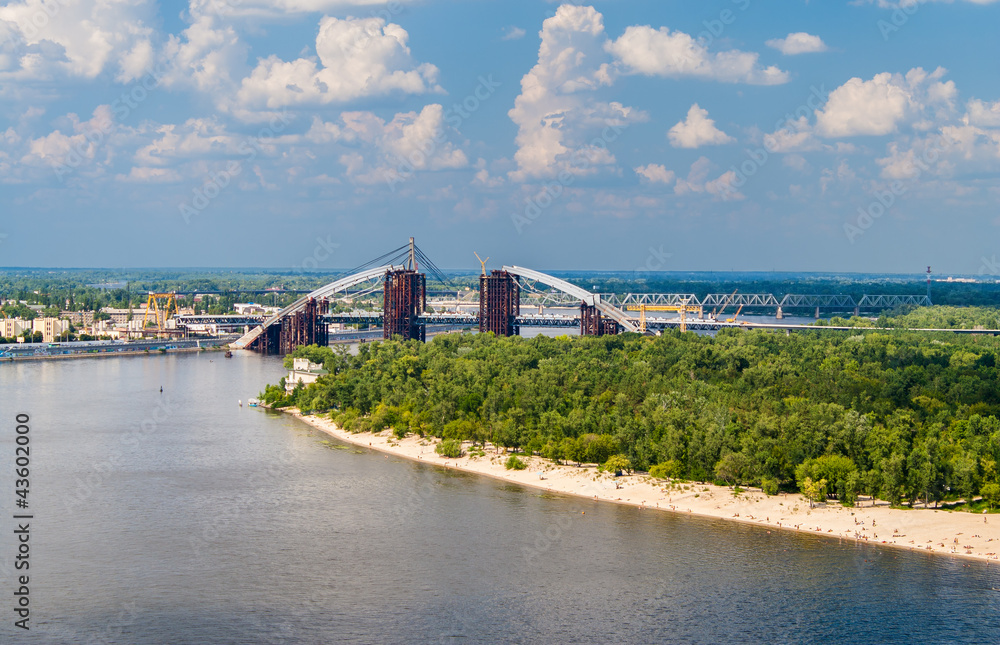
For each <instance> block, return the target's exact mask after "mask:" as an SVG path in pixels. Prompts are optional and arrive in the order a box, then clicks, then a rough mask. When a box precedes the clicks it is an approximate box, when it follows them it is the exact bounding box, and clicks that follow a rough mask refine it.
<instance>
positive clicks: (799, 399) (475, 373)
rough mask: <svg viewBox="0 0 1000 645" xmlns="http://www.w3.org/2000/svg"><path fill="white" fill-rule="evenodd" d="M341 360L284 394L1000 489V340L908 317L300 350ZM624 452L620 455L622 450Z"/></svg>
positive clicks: (571, 437) (742, 472)
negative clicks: (794, 329) (892, 327)
mask: <svg viewBox="0 0 1000 645" xmlns="http://www.w3.org/2000/svg"><path fill="white" fill-rule="evenodd" d="M295 356H304V357H308V358H309V359H310V360H312V361H314V362H320V363H323V365H324V366H325V368H326V369H327V370H329V375H327V376H324V377H321V378H320V380H319V382H318V383H316V384H314V385H311V386H309V387H305V388H303V387H302V386H301V385H300V386H299V387H298V388H297V389H296V390H295V391H294V392H293V393H292V394H291V395H289V396H285V393H284V383H283V382H282V383H281V384H280V385H278V386H274V385H272V386H268V387H267V389H266V391H265V393H264V395H263V396H264V399H265V401H267V402H268V403H270V404H274V405H277V406H284V405H296V406H298V407H299V408H301V409H303V410H312V411H318V412H325V411H331V416H332V418H333V419H334V420H335V421H336V422H337V423H338V424H340V425H341V426H342V427H344V428H345V429H348V430H351V431H365V430H373V431H381V430H383V429H386V428H391V429H393V431H394V432H395V433H396V434H397V435H399V436H403V435H405V434H406V433H410V432H413V433H419V434H421V435H431V436H435V437H442V438H446V439H463V440H472V441H475V442H486V441H489V442H492V443H494V444H496V445H499V446H504V447H506V448H510V449H517V450H524V451H527V452H531V453H537V454H539V455H542V456H544V457H548V458H551V459H555V460H560V461H563V460H565V461H572V462H591V463H599V464H600V463H611V464H613V465H614V469H615V470H618V469H622V468H624V469H632V468H634V469H637V470H641V471H647V470H648V471H649V472H650V473H651V474H652V475H655V476H659V477H671V478H683V479H689V480H698V481H706V480H715V481H724V482H727V483H730V484H753V485H759V486H761V487H762V488H763V489H764V490H765V491H767V492H769V493H775V492H777V491H778V490H779V489H786V490H794V489H796V488H798V489H801V490H803V492H806V493H807V494H808V495H809V496H810V497H811V498H814V499H817V500H820V499H825V498H826V497H827V496H832V497H835V498H838V499H839V500H840V501H841V502H843V503H845V504H853V503H854V501H855V499H856V498H857V496H858V495H859V494H863V495H871V496H875V497H878V498H881V499H887V500H889V501H891V502H892V503H894V504H900V503H904V502H908V503H913V502H914V501H915V500H918V499H919V500H923V501H924V502H929V503H936V502H939V501H941V500H956V499H964V500H973V499H974V498H976V497H977V496H980V495H982V496H983V497H984V498H986V499H987V500H988V502H989V503H990V504H997V503H998V501H1000V485H998V483H997V482H998V473H997V463H998V461H1000V421H998V417H1000V386H998V380H997V379H998V376H1000V374H998V369H1000V340H998V339H996V338H994V337H992V336H974V337H958V336H949V335H944V334H933V335H929V334H921V333H916V332H906V331H879V330H870V331H865V332H863V333H861V332H860V331H859V333H856V334H855V333H851V332H829V331H826V332H820V331H817V332H804V333H795V334H792V335H785V334H780V333H773V332H763V331H745V330H735V331H724V332H720V333H719V334H718V335H717V336H715V337H709V336H699V335H696V334H693V333H687V334H681V333H679V332H672V333H666V334H665V335H663V336H661V337H655V338H651V337H641V336H638V335H632V334H626V335H621V336H606V337H600V338H592V337H591V338H587V337H575V338H569V337H561V338H548V337H542V336H539V337H535V338H532V339H530V340H525V339H521V338H517V337H514V338H494V337H493V336H492V335H489V334H480V335H473V334H449V335H443V336H437V337H435V338H434V339H433V341H431V342H428V343H426V344H423V343H418V342H405V343H404V342H395V341H392V342H384V343H372V344H366V345H362V346H361V348H360V351H359V353H358V354H357V355H356V356H350V355H348V354H347V353H346V352H344V351H342V350H338V351H333V350H331V349H329V348H320V347H315V346H314V347H308V348H302V349H300V350H298V351H297V352H296V353H295ZM609 460H610V461H609Z"/></svg>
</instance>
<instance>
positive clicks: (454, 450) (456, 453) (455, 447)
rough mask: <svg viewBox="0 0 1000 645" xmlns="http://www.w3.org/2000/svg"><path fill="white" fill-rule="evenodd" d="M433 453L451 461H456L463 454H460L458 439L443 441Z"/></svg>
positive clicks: (460, 448) (460, 446)
mask: <svg viewBox="0 0 1000 645" xmlns="http://www.w3.org/2000/svg"><path fill="white" fill-rule="evenodd" d="M434 452H436V453H437V454H439V455H441V456H443V457H450V458H452V459H458V458H459V457H461V456H462V455H463V454H464V453H463V452H462V442H461V441H459V440H458V439H445V440H444V441H442V442H441V443H439V444H438V445H437V447H436V448H434Z"/></svg>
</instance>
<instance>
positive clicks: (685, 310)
mask: <svg viewBox="0 0 1000 645" xmlns="http://www.w3.org/2000/svg"><path fill="white" fill-rule="evenodd" d="M625 310H626V311H638V312H639V332H640V333H646V312H647V311H677V312H680V315H681V331H687V316H686V314H689V313H693V314H698V315H701V311H702V309H701V307H700V306H695V305H689V304H686V303H685V304H681V305H647V304H646V303H642V304H638V305H625Z"/></svg>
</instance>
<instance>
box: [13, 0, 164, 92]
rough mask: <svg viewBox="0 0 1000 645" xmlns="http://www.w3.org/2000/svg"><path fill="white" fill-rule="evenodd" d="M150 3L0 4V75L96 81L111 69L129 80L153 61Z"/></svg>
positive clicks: (29, 0)
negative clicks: (58, 77) (66, 76)
mask: <svg viewBox="0 0 1000 645" xmlns="http://www.w3.org/2000/svg"><path fill="white" fill-rule="evenodd" d="M155 13H156V4H155V3H154V2H152V1H151V0H118V1H116V2H110V1H104V2H94V1H93V0H21V1H19V2H17V1H15V2H7V3H4V5H3V6H0V38H2V39H3V45H2V46H0V75H3V74H4V73H7V74H12V75H14V78H18V79H23V80H29V81H31V80H46V79H49V78H52V77H54V76H57V75H60V74H65V75H69V76H73V77H81V78H88V79H91V78H95V77H96V76H97V75H98V74H100V73H101V72H103V71H105V70H106V69H111V70H113V71H114V73H115V75H116V77H117V79H118V80H119V81H122V82H127V81H130V80H133V79H135V78H137V77H138V76H139V75H141V73H142V72H141V71H140V70H141V69H142V68H144V67H145V66H147V65H148V64H149V63H150V62H151V60H152V59H151V50H152V47H151V44H150V38H151V37H152V36H153V34H154V30H153V29H152V28H151V27H149V26H148V22H149V21H150V20H154V19H155Z"/></svg>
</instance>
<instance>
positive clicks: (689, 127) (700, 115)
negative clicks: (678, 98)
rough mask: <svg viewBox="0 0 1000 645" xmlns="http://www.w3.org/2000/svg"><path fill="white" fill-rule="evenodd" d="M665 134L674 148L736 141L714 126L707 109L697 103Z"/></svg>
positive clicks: (715, 144) (698, 146) (697, 146)
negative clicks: (683, 118) (685, 116)
mask: <svg viewBox="0 0 1000 645" xmlns="http://www.w3.org/2000/svg"><path fill="white" fill-rule="evenodd" d="M667 136H668V137H669V138H670V145H672V146H673V147H675V148H700V147H701V146H717V145H722V144H724V143H732V142H733V141H736V139H734V138H732V137H731V136H729V135H728V134H726V133H725V132H723V131H722V130H720V129H718V128H717V127H715V121H713V120H712V119H710V118H708V110H706V109H704V108H701V107H699V106H698V104H697V103H695V104H694V105H692V106H691V109H690V110H688V113H687V118H686V119H685V120H683V121H681V122H680V123H678V124H677V125H675V126H674V127H672V128H670V131H669V132H668V133H667Z"/></svg>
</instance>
